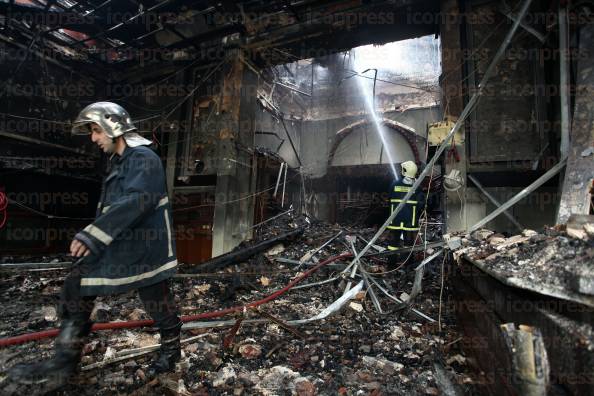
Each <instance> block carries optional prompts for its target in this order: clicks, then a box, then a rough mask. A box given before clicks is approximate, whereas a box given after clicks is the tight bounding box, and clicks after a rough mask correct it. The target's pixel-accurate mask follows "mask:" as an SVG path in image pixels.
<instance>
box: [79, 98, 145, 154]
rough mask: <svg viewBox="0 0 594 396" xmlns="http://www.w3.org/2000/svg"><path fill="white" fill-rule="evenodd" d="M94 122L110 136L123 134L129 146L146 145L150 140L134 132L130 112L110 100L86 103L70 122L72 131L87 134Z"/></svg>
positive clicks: (115, 136)
mask: <svg viewBox="0 0 594 396" xmlns="http://www.w3.org/2000/svg"><path fill="white" fill-rule="evenodd" d="M91 123H96V124H97V125H99V126H100V127H101V128H102V129H103V131H105V134H106V135H107V136H109V137H111V138H117V137H119V136H123V137H124V139H125V140H126V144H128V146H130V147H136V146H148V145H150V144H151V141H150V140H148V139H145V138H143V137H142V136H140V135H139V134H138V133H136V127H135V126H134V124H133V123H132V119H131V118H130V114H128V112H127V111H126V110H125V109H124V108H123V107H122V106H120V105H118V104H116V103H112V102H96V103H93V104H90V105H88V106H87V107H85V108H84V109H82V110H81V112H80V113H79V114H78V117H76V120H74V122H73V123H72V133H73V134H75V135H88V134H90V133H91V129H90V125H89V124H91Z"/></svg>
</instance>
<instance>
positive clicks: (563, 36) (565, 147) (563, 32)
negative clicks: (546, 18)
mask: <svg viewBox="0 0 594 396" xmlns="http://www.w3.org/2000/svg"><path fill="white" fill-rule="evenodd" d="M568 44H569V33H568V29H567V10H566V8H565V6H563V5H561V4H559V97H560V100H561V109H560V110H561V147H560V149H559V151H560V153H561V155H567V153H568V152H569V117H570V116H569V57H568V54H567V48H568Z"/></svg>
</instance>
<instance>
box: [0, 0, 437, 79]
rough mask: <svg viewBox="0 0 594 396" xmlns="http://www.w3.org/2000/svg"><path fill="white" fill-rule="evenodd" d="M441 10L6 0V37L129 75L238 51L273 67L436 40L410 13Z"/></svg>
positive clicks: (80, 65)
mask: <svg viewBox="0 0 594 396" xmlns="http://www.w3.org/2000/svg"><path fill="white" fill-rule="evenodd" d="M438 9H439V5H438V2H437V1H435V0H431V1H428V0H427V1H418V0H417V1H413V0H392V1H237V2H235V1H219V2H212V1H179V0H163V1H156V0H148V1H136V0H118V1H115V0H85V1H74V0H4V1H1V0H0V40H2V41H4V43H5V44H8V45H13V46H18V47H20V48H21V49H24V50H26V51H29V52H32V53H35V54H37V55H38V56H40V55H44V56H48V55H49V56H52V55H53V54H58V55H59V57H56V56H54V58H56V59H57V58H59V61H60V62H62V63H64V64H66V65H67V66H68V67H76V68H77V70H79V71H86V72H88V73H90V74H94V75H95V76H96V77H98V78H100V77H104V78H106V76H108V75H109V76H112V77H113V76H116V77H115V78H118V77H117V76H119V78H126V76H128V75H130V73H137V72H138V69H139V68H146V66H151V65H153V66H158V65H163V66H165V65H166V64H171V63H188V62H200V63H212V62H215V61H218V60H219V59H220V58H222V57H223V56H224V54H225V53H227V52H228V51H229V50H231V49H234V48H241V49H242V51H243V52H244V54H246V55H247V56H248V57H249V58H251V60H252V61H253V62H254V63H255V64H257V65H260V66H267V65H270V64H279V63H286V62H290V61H294V60H295V59H300V58H315V57H318V56H323V55H327V54H329V53H334V52H339V51H343V50H346V49H349V48H352V47H356V46H359V45H364V44H371V43H385V42H390V41H396V40H400V39H405V38H412V37H418V36H421V35H426V34H432V33H436V32H437V26H436V25H435V24H432V23H411V21H412V19H411V15H416V16H419V15H431V14H435V13H437V12H438ZM421 13H422V14H421ZM428 20H430V21H431V20H436V18H428Z"/></svg>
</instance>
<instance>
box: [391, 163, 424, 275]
mask: <svg viewBox="0 0 594 396" xmlns="http://www.w3.org/2000/svg"><path fill="white" fill-rule="evenodd" d="M400 168H401V177H400V178H397V179H396V180H395V181H394V183H393V184H392V187H391V188H390V213H392V212H393V211H394V209H396V207H397V206H398V204H400V202H402V200H403V198H404V196H405V195H406V194H407V193H408V192H409V191H410V189H411V187H412V185H413V184H414V182H415V179H416V177H417V165H416V164H415V163H414V162H413V161H405V162H403V163H402V164H400ZM424 205H425V199H424V194H423V192H422V191H421V190H420V189H417V191H416V192H415V193H414V194H413V195H412V196H411V197H410V198H409V199H408V200H407V201H406V202H405V204H404V207H403V208H402V209H401V210H400V212H398V214H397V215H396V217H394V219H393V220H392V223H391V224H390V225H389V226H388V229H389V230H390V236H389V239H388V240H389V245H388V249H389V250H393V251H396V250H399V249H400V248H402V247H409V246H413V245H414V244H415V240H416V237H417V234H418V232H419V228H420V227H419V217H420V214H421V212H422V210H423V208H424ZM408 256H409V252H406V253H403V254H401V255H398V254H394V255H391V256H390V264H392V265H393V264H396V263H397V262H399V261H403V260H405V259H406V258H407V257H408Z"/></svg>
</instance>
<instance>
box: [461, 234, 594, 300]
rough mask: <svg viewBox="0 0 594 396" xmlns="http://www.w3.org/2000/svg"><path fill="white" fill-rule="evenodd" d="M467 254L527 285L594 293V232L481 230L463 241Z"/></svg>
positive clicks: (483, 264)
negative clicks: (506, 231)
mask: <svg viewBox="0 0 594 396" xmlns="http://www.w3.org/2000/svg"><path fill="white" fill-rule="evenodd" d="M462 245H464V247H463V248H461V249H459V250H458V251H457V252H456V256H457V257H461V256H462V255H465V256H466V257H468V258H469V259H471V260H473V261H474V262H476V263H479V264H480V265H481V268H484V269H486V270H488V271H491V273H492V274H497V275H498V276H500V277H502V278H506V279H518V280H521V281H522V282H523V283H524V284H533V285H539V287H540V288H543V287H548V288H551V289H555V290H559V289H562V290H567V291H572V292H577V293H581V294H586V295H594V235H593V234H588V233H583V234H577V233H575V232H572V231H571V230H570V229H568V228H565V227H564V228H561V227H558V228H545V229H544V230H543V232H542V233H537V232H535V231H533V230H524V231H523V233H522V234H519V235H515V236H511V237H509V238H506V237H504V236H503V235H501V234H496V233H493V232H492V231H489V230H478V231H476V232H474V233H472V234H471V235H470V237H469V238H468V239H465V240H463V243H462Z"/></svg>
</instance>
